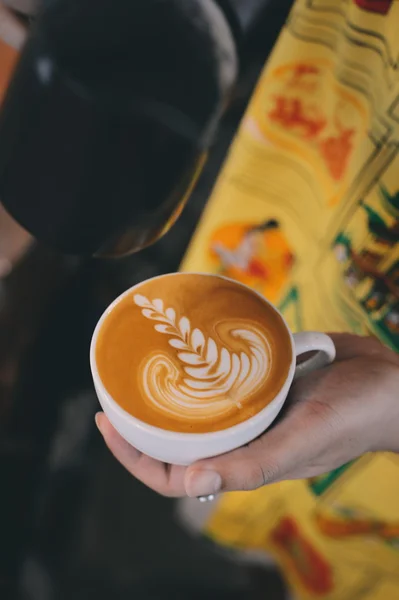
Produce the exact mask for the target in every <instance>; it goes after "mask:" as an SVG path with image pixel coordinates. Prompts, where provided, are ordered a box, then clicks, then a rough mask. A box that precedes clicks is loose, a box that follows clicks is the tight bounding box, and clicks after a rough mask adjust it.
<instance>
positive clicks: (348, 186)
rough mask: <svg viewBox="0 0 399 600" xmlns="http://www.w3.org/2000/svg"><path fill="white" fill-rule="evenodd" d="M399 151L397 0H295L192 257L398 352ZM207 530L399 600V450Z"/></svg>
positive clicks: (331, 581)
mask: <svg viewBox="0 0 399 600" xmlns="http://www.w3.org/2000/svg"><path fill="white" fill-rule="evenodd" d="M398 152H399V2H397V1H396V0H297V1H296V3H295V5H294V7H293V10H292V12H291V14H290V17H289V19H288V22H287V24H286V26H285V28H284V30H283V31H282V33H281V35H280V38H279V41H278V43H277V45H276V47H275V49H274V52H273V54H272V56H271V57H270V59H269V61H268V63H267V65H266V67H265V69H264V72H263V73H262V75H261V78H260V81H259V84H258V86H257V89H256V91H255V94H254V96H253V98H252V101H251V103H250V105H249V108H248V110H247V113H246V115H245V118H244V120H243V122H242V125H241V127H240V130H239V132H238V135H237V137H236V140H235V142H234V144H233V146H232V148H231V151H230V155H229V157H228V160H227V162H226V165H225V167H224V169H223V171H222V173H221V176H220V178H219V181H218V183H217V185H216V188H215V190H214V193H213V195H212V198H211V200H210V202H209V204H208V207H207V210H206V212H205V215H204V217H203V220H202V222H201V224H200V226H199V228H198V231H197V233H196V235H195V237H194V239H193V243H192V245H191V247H190V249H189V252H188V254H187V256H186V259H185V261H184V263H183V267H182V268H183V269H185V270H190V271H209V272H215V273H221V274H224V275H227V276H230V277H233V278H235V279H237V280H239V281H242V282H244V283H246V284H248V285H250V286H252V287H253V288H255V289H257V290H259V291H261V292H262V293H263V294H265V295H266V296H267V297H268V298H269V299H270V300H272V301H273V302H274V303H275V304H276V305H277V306H279V307H280V309H281V310H282V311H283V313H284V315H285V317H286V318H287V320H288V322H289V324H290V326H291V327H292V328H293V330H296V331H297V330H302V329H318V330H323V331H331V330H334V331H352V332H356V333H360V334H370V333H373V334H375V335H377V336H378V337H379V338H380V339H381V340H382V341H383V342H384V343H386V344H388V345H390V346H391V347H392V348H394V349H397V350H398V349H399V244H398V241H399V155H398ZM206 532H207V534H208V535H209V536H211V537H212V538H213V539H215V540H216V541H217V542H219V543H222V544H226V545H228V546H230V547H235V548H238V549H256V550H260V551H264V552H268V553H270V552H271V553H272V554H273V555H274V556H275V557H276V559H277V561H278V562H279V564H280V565H281V566H282V568H283V570H284V572H285V574H286V576H287V579H288V581H289V582H290V584H291V585H292V587H293V589H294V590H295V593H296V596H297V597H298V598H301V599H306V600H308V599H311V598H323V599H329V600H395V599H399V457H398V456H396V455H390V454H381V455H372V456H366V457H364V458H362V459H361V460H359V461H356V462H355V463H353V464H351V465H346V466H345V467H343V468H342V469H339V470H338V471H336V472H334V473H330V474H329V475H327V476H324V477H319V478H316V479H314V480H312V481H303V482H287V483H282V484H276V485H274V486H270V487H266V488H263V489H261V490H258V491H256V492H251V493H235V494H230V495H227V496H226V497H224V498H223V499H222V500H221V501H220V502H219V503H218V505H217V508H216V510H215V511H214V513H213V515H212V517H211V519H210V521H209V522H208V524H207V527H206ZM265 593H266V592H265ZM265 597H266V596H265Z"/></svg>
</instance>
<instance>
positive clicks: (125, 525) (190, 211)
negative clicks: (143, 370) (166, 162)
mask: <svg viewBox="0 0 399 600" xmlns="http://www.w3.org/2000/svg"><path fill="white" fill-rule="evenodd" d="M290 4H291V2H290V0H271V2H270V8H269V10H268V11H267V12H266V14H265V16H264V18H263V19H262V20H261V21H260V22H259V24H258V28H257V31H256V32H255V33H254V35H253V36H252V38H251V40H250V41H249V42H248V43H247V45H246V47H245V49H244V60H243V62H242V65H241V77H240V81H239V84H238V86H237V88H236V92H235V96H234V98H233V100H232V103H231V106H230V109H229V111H228V113H227V115H226V117H225V118H224V121H223V123H222V125H221V127H220V131H219V137H218V139H217V142H216V143H215V146H214V148H213V151H212V153H211V156H210V159H209V162H208V165H207V167H206V169H205V172H204V174H203V176H202V178H201V180H200V182H199V185H198V186H197V188H196V191H195V193H194V195H193V197H192V198H191V201H190V203H189V205H188V207H187V208H186V210H185V212H184V213H183V216H182V217H181V219H180V221H179V222H178V223H177V225H176V226H175V227H174V228H173V229H172V231H171V232H170V233H169V234H168V235H167V236H166V237H165V238H164V239H163V240H162V241H161V242H160V243H158V244H157V245H156V246H154V247H152V248H150V249H149V250H147V251H145V252H142V253H140V254H138V255H135V256H132V257H130V258H128V259H124V260H123V261H119V262H109V263H107V262H96V261H91V262H80V261H76V260H74V259H66V258H62V257H60V256H57V255H55V254H52V253H51V252H50V251H48V250H47V249H46V248H43V247H39V246H35V247H33V249H32V250H31V251H30V252H29V254H28V255H27V256H26V257H25V258H24V259H23V260H22V261H21V262H20V263H19V265H18V266H17V267H16V268H15V269H14V270H13V271H12V272H11V274H10V275H8V276H7V277H4V278H3V279H0V476H1V479H0V599H1V600H14V599H18V600H19V599H20V598H21V599H23V600H53V599H56V600H64V599H65V600H72V599H73V600H80V599H85V600H91V599H94V598H95V599H96V600H102V599H106V598H112V599H115V600H119V599H121V600H124V599H125V598H151V599H152V598H154V599H158V598H159V599H162V600H163V599H169V598H172V599H174V600H178V599H180V598H190V599H195V598H197V597H198V598H202V597H203V596H204V594H207V597H208V598H209V599H210V600H211V599H213V598H218V599H222V598H232V599H235V598H237V599H239V598H248V599H251V598H254V599H255V598H268V599H270V600H282V599H283V598H284V597H285V594H284V591H283V583H282V581H281V580H280V577H279V576H278V575H277V574H275V573H273V572H269V571H265V570H263V569H260V570H259V569H257V568H255V567H253V566H249V565H245V564H236V563H235V561H234V560H232V557H230V556H228V555H227V554H225V553H223V552H222V551H221V550H219V549H216V548H213V547H212V545H211V544H210V542H208V541H206V540H202V539H200V538H196V537H193V536H191V535H190V534H189V533H188V532H186V531H185V530H184V529H183V528H182V527H181V526H180V525H179V523H178V521H177V520H176V518H175V503H174V502H173V501H170V500H166V499H163V498H160V497H158V496H156V495H155V494H154V493H152V492H151V491H149V490H147V489H145V488H144V487H143V486H142V485H141V484H139V483H137V482H136V481H134V480H133V478H131V477H130V476H129V475H128V474H127V473H125V472H124V471H123V469H122V468H121V467H120V466H119V465H118V464H117V463H116V461H115V460H114V459H113V458H112V457H111V456H110V454H109V453H108V451H107V450H106V449H105V447H104V444H103V442H102V439H100V435H99V434H98V432H97V431H96V428H95V425H94V414H95V412H96V411H97V410H98V404H97V401H96V397H95V394H94V391H93V388H92V382H91V377H90V371H89V362H88V352H89V343H90V338H91V334H92V331H93V329H94V326H95V323H96V321H97V319H98V318H99V316H100V315H101V313H102V311H103V310H104V309H105V307H106V306H107V304H109V303H110V302H111V301H112V300H113V299H114V298H115V297H116V296H117V295H118V294H119V293H121V292H122V291H124V290H125V289H126V288H128V287H130V286H132V285H134V284H135V283H137V282H139V281H141V280H143V279H146V278H148V277H152V276H155V275H158V274H160V273H165V272H170V271H175V270H177V269H178V267H179V263H180V261H181V259H182V257H183V255H184V252H185V250H186V247H187V245H188V243H189V241H190V238H191V236H192V234H193V231H194V229H195V227H196V225H197V223H198V220H199V218H200V216H201V213H202V210H203V208H204V206H205V203H206V201H207V199H208V197H209V194H210V191H211V189H212V186H213V184H214V182H215V179H216V177H217V174H218V172H219V170H220V167H221V165H222V163H223V160H224V157H225V155H226V152H227V150H228V147H229V145H230V143H231V140H232V138H233V136H234V132H235V130H236V128H237V125H238V123H239V121H240V118H241V116H242V113H243V111H244V110H245V107H246V104H247V102H248V99H249V97H250V94H251V92H252V90H253V87H254V85H255V83H256V80H257V76H258V74H259V71H260V69H261V68H262V67H263V64H264V62H265V60H266V58H267V56H268V54H269V52H270V50H271V48H272V46H273V44H274V42H275V39H276V37H277V35H278V32H279V31H280V29H281V26H282V24H283V23H284V20H285V18H286V15H287V12H288V7H289V5H290Z"/></svg>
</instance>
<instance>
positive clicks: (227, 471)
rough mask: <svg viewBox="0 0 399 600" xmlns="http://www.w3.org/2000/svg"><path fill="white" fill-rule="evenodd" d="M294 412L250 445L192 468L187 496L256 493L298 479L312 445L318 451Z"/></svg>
mask: <svg viewBox="0 0 399 600" xmlns="http://www.w3.org/2000/svg"><path fill="white" fill-rule="evenodd" d="M295 412H296V411H293V412H292V413H289V414H288V415H287V416H286V417H285V418H284V420H283V421H282V422H281V423H279V424H278V425H276V426H275V427H274V428H273V429H272V430H270V431H269V432H267V433H265V434H264V435H263V436H262V437H260V438H258V439H257V440H255V441H254V442H252V443H251V444H249V445H248V446H246V447H244V448H240V449H239V450H235V451H234V452H230V453H229V454H225V455H223V456H220V457H217V458H213V459H209V460H206V461H201V462H199V463H196V464H195V465H192V466H191V467H189V469H187V472H186V476H185V489H186V493H187V495H188V496H190V497H193V498H195V497H200V496H209V495H212V494H217V493H219V492H222V491H223V492H230V491H237V490H254V489H257V488H259V487H262V486H264V485H266V484H269V483H275V482H277V481H282V480H284V479H288V478H296V473H297V472H299V471H300V466H301V465H302V464H304V463H305V462H306V460H307V458H308V455H309V453H310V449H309V446H312V448H313V452H312V453H314V452H317V449H316V448H315V446H314V445H313V444H312V441H311V440H310V439H309V435H307V434H306V431H304V425H305V423H304V421H303V420H302V419H298V418H297V416H296V415H295ZM308 425H309V424H308Z"/></svg>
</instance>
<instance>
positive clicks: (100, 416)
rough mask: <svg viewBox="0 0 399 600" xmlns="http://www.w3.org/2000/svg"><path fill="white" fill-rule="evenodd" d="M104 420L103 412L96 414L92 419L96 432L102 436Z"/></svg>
mask: <svg viewBox="0 0 399 600" xmlns="http://www.w3.org/2000/svg"><path fill="white" fill-rule="evenodd" d="M105 419H106V416H105V414H104V413H103V412H98V413H97V414H96V415H95V417H94V421H95V423H96V425H97V429H98V431H99V432H100V433H101V435H102V436H104V425H105V423H104V420H105Z"/></svg>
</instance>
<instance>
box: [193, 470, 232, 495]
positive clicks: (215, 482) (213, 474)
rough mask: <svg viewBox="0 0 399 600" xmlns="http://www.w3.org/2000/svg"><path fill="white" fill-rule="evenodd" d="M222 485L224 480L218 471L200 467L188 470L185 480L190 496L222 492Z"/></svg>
mask: <svg viewBox="0 0 399 600" xmlns="http://www.w3.org/2000/svg"><path fill="white" fill-rule="evenodd" d="M222 486H223V480H222V477H221V475H220V474H219V473H218V472H217V471H215V470H213V469H212V470H210V469H203V468H198V467H196V468H193V469H190V470H188V471H187V473H186V477H185V481H184V487H185V490H186V494H187V496H189V498H200V497H202V496H213V495H214V494H218V493H219V492H221V490H222Z"/></svg>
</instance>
